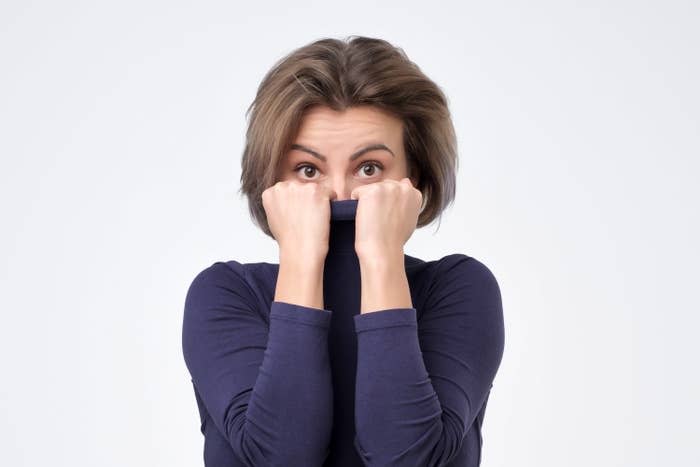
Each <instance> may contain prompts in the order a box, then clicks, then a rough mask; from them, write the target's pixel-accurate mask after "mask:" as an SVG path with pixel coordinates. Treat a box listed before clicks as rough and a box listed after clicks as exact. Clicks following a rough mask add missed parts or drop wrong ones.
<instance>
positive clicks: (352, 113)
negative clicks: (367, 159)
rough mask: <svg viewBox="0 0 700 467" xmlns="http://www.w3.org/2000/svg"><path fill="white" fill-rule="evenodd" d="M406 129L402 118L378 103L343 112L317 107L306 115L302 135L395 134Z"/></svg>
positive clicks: (300, 128) (302, 124) (390, 135)
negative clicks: (378, 106)
mask: <svg viewBox="0 0 700 467" xmlns="http://www.w3.org/2000/svg"><path fill="white" fill-rule="evenodd" d="M402 130H403V124H402V122H401V120H400V119H399V118H397V117H395V116H394V115H392V114H390V113H389V112H386V111H384V110H382V109H379V108H377V107H374V106H368V105H364V106H355V107H350V108H348V109H345V110H343V111H337V110H333V109H331V108H330V107H327V106H321V105H317V106H313V107H310V108H309V109H306V110H305V111H304V113H303V114H302V120H301V124H300V127H299V135H300V136H310V137H313V136H315V135H323V136H328V134H329V133H330V134H333V133H335V134H339V135H343V134H371V135H384V136H386V137H395V136H397V135H400V134H401V132H402Z"/></svg>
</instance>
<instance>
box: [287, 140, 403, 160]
mask: <svg viewBox="0 0 700 467" xmlns="http://www.w3.org/2000/svg"><path fill="white" fill-rule="evenodd" d="M291 149H298V150H299V151H304V152H308V153H309V154H311V155H312V156H314V157H315V158H317V159H321V160H322V161H323V162H326V156H324V155H322V154H319V153H318V152H316V151H314V150H313V149H310V148H307V147H306V146H302V145H301V144H296V143H295V144H292V147H291ZM376 150H385V151H389V153H391V155H392V156H394V157H396V156H395V155H394V153H393V152H392V150H391V149H389V148H388V147H386V145H384V144H381V143H379V144H370V145H369V146H365V147H364V148H362V149H360V150H359V151H356V152H354V153H352V155H350V160H351V161H354V160H355V159H357V158H358V157H360V156H361V155H363V154H364V153H366V152H369V151H376Z"/></svg>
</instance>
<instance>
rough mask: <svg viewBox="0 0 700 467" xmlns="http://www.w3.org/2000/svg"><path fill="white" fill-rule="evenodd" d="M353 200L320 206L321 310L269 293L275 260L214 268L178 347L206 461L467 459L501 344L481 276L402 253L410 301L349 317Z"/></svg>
mask: <svg viewBox="0 0 700 467" xmlns="http://www.w3.org/2000/svg"><path fill="white" fill-rule="evenodd" d="M357 203H358V201H357V200H341V201H331V227H330V240H329V252H328V255H327V256H326V261H325V265H324V273H323V274H324V277H323V281H324V292H323V298H324V309H317V308H311V307H306V306H301V305H295V304H291V303H285V302H277V301H273V298H274V295H275V287H276V281H277V273H278V271H279V264H270V263H264V262H260V263H240V262H238V261H235V260H230V261H226V262H223V261H221V262H215V263H214V264H212V265H211V266H208V267H206V268H205V269H204V270H202V271H201V272H199V273H198V274H197V275H196V277H195V278H194V280H193V281H192V283H191V285H190V286H189V289H188V291H187V295H186V298H185V309H184V320H183V328H182V349H183V354H184V360H185V363H186V365H187V368H188V370H189V373H190V376H191V381H192V384H193V388H194V393H195V398H196V402H197V407H198V409H199V415H200V417H201V418H200V420H201V426H200V431H201V432H202V434H203V435H204V463H205V465H206V466H207V467H234V466H255V467H261V466H300V467H313V466H362V465H366V466H465V467H466V466H469V467H471V466H478V465H479V464H480V461H481V447H482V437H481V426H482V422H483V419H484V413H485V409H486V403H487V400H488V397H489V394H490V390H491V388H492V386H493V380H494V378H495V376H496V372H497V370H498V367H499V365H500V363H501V359H502V356H503V350H504V322H503V310H502V305H501V294H500V290H499V286H498V283H497V282H496V279H495V277H494V275H493V274H492V273H491V271H490V270H489V269H488V268H487V267H486V266H485V265H484V264H483V263H481V262H480V261H478V260H477V259H475V258H473V257H470V256H466V255H464V254H461V253H456V254H451V255H447V256H444V257H442V258H441V259H439V260H434V261H423V260H421V259H418V258H415V257H412V256H409V255H404V259H405V267H406V274H407V278H408V281H409V288H410V291H411V298H412V304H413V307H412V308H391V309H385V310H381V311H376V312H372V313H366V314H360V285H361V282H360V280H361V277H360V269H359V262H358V258H357V255H356V254H355V250H354V238H355V212H356V208H357Z"/></svg>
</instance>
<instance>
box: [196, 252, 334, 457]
mask: <svg viewBox="0 0 700 467" xmlns="http://www.w3.org/2000/svg"><path fill="white" fill-rule="evenodd" d="M230 264H231V266H230V265H229V264H226V263H221V262H218V263H215V264H213V265H211V266H210V267H208V268H206V269H205V270H203V271H202V272H200V273H199V274H198V275H197V276H196V277H195V279H194V280H193V282H192V284H191V285H190V287H189V290H188V292H187V297H186V300H185V311H184V321H183V329H182V347H183V354H184V358H185V363H186V365H187V368H188V370H189V372H190V374H191V376H192V381H193V383H194V385H195V386H196V388H197V390H198V392H199V394H200V395H201V398H202V401H203V402H204V405H205V406H206V408H207V411H208V412H209V414H210V415H211V417H212V420H213V422H214V424H215V425H216V428H217V429H218V430H219V431H220V432H221V434H222V436H223V437H224V438H225V439H226V440H227V442H228V443H229V444H230V446H231V449H232V450H233V452H234V453H235V455H236V456H237V457H238V458H239V459H240V461H241V462H242V463H243V465H249V466H260V465H275V466H277V465H309V466H312V465H321V464H322V463H323V460H324V458H325V456H326V454H327V449H328V444H329V442H330V432H331V427H332V416H333V394H332V386H331V374H330V363H329V359H328V352H327V336H328V326H329V323H330V317H331V312H330V311H328V310H323V309H318V308H313V307H308V306H303V305H297V304H292V303H286V302H282V301H273V302H272V304H271V308H270V320H269V326H268V324H267V323H266V321H265V320H264V319H263V317H262V316H261V315H260V314H259V313H258V312H257V311H256V305H255V304H256V297H255V294H254V292H253V290H252V289H251V288H250V285H249V284H248V282H247V281H246V280H245V278H244V277H245V276H244V274H245V273H244V270H243V267H242V265H241V264H240V263H237V262H231V263H230Z"/></svg>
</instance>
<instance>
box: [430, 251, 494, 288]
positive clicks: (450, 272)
mask: <svg viewBox="0 0 700 467" xmlns="http://www.w3.org/2000/svg"><path fill="white" fill-rule="evenodd" d="M433 263H434V264H433V271H434V272H433V274H434V277H439V278H441V279H443V280H444V279H453V280H456V281H460V282H464V281H468V282H470V283H480V284H482V285H498V282H497V280H496V276H495V274H494V273H493V272H492V271H491V268H489V267H488V266H487V265H486V264H485V263H484V262H483V261H481V260H479V259H477V258H475V257H473V256H468V255H465V254H463V253H453V254H450V255H446V256H443V257H442V258H440V259H438V260H436V261H434V262H433Z"/></svg>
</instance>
